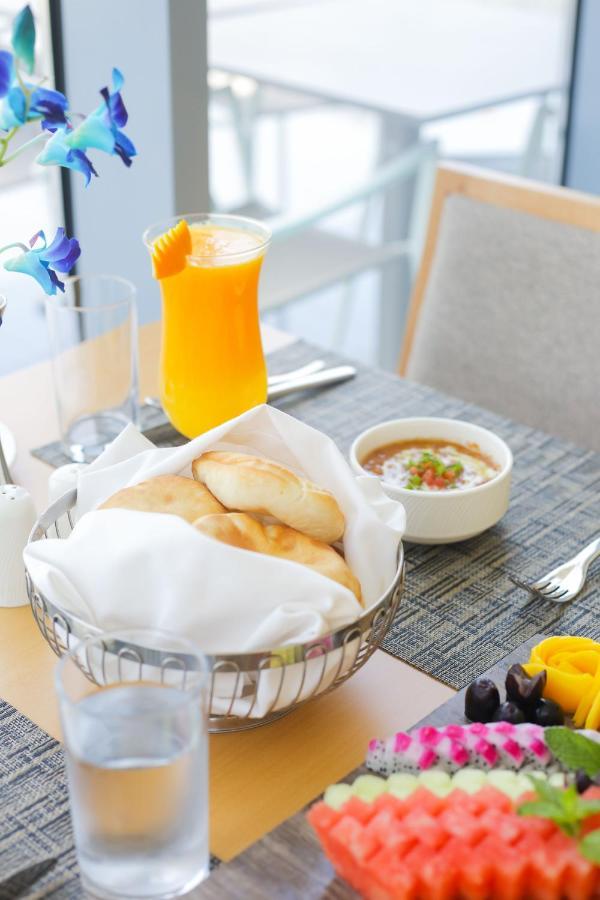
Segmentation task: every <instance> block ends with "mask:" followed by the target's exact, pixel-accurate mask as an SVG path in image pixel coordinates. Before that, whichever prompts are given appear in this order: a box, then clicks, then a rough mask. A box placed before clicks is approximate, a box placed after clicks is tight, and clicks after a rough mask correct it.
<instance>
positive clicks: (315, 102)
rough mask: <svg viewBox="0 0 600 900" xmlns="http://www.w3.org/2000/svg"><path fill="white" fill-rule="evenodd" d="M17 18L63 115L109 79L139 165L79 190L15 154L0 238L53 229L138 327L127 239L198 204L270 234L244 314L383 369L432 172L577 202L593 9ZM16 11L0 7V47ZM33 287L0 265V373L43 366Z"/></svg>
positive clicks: (372, 8)
mask: <svg viewBox="0 0 600 900" xmlns="http://www.w3.org/2000/svg"><path fill="white" fill-rule="evenodd" d="M592 4H595V7H592ZM31 5H32V7H33V9H34V12H35V14H36V16H37V17H38V23H39V40H40V52H41V53H42V59H43V67H44V72H45V73H46V74H47V75H48V76H49V78H50V81H52V80H54V82H55V83H56V86H57V87H59V88H61V89H66V91H67V94H68V96H69V98H70V100H71V105H72V107H74V108H75V109H77V108H78V106H77V104H81V108H82V110H84V111H87V110H89V109H91V108H92V106H93V105H94V104H95V103H96V96H97V94H96V92H97V90H98V89H99V88H100V87H101V86H102V85H103V84H106V83H108V81H109V79H110V69H111V67H112V66H113V65H117V66H119V67H120V68H121V69H122V70H123V72H124V73H125V76H126V83H125V88H124V98H125V101H126V103H127V106H128V108H129V111H130V125H129V127H128V134H130V136H131V137H132V139H133V140H134V142H135V143H136V145H137V147H138V150H139V152H140V156H139V158H138V159H136V160H135V161H134V167H133V169H132V177H131V178H129V177H128V175H127V173H124V172H121V171H116V163H115V164H113V165H110V163H111V162H114V161H109V162H108V164H107V163H106V161H104V160H103V161H102V163H103V170H102V171H100V169H99V171H100V177H101V178H102V180H103V181H106V184H104V185H103V190H102V191H99V192H96V193H95V192H94V185H93V184H92V185H91V186H90V188H89V189H87V190H84V189H83V188H82V186H81V184H80V183H79V181H78V180H77V178H78V176H76V175H75V176H73V177H71V178H69V176H68V175H64V176H62V177H61V175H60V173H58V172H56V171H54V172H53V171H50V170H48V171H47V172H44V171H43V170H41V169H40V167H37V168H36V167H35V166H33V165H32V158H31V157H27V156H24V157H22V158H21V159H19V160H18V161H17V162H16V163H14V164H11V165H10V166H8V167H6V168H3V169H1V170H0V204H1V206H0V209H1V215H0V242H1V243H7V242H8V241H10V240H15V239H22V240H23V239H28V238H29V237H30V235H31V234H33V233H34V232H35V231H37V230H38V229H39V228H40V227H44V228H46V229H47V230H48V231H49V232H52V231H53V229H54V228H55V227H56V226H57V225H59V224H64V223H66V224H67V226H68V227H69V228H70V229H71V230H72V231H74V233H75V234H76V236H77V237H78V238H79V239H80V240H81V243H82V247H83V248H84V250H85V253H84V263H82V265H84V266H85V267H86V268H85V271H100V270H104V271H109V272H111V273H114V274H122V275H125V276H126V277H129V278H132V280H134V281H135V282H136V284H137V286H138V290H139V303H140V311H141V318H142V321H149V320H151V319H153V318H156V317H157V316H158V315H159V306H158V293H157V290H156V285H155V284H154V283H153V282H152V279H151V278H150V274H149V273H150V265H149V260H148V259H147V258H146V256H145V253H146V251H145V250H144V248H143V246H142V244H141V231H142V230H143V228H144V227H145V226H147V225H149V224H152V222H153V221H157V220H160V219H162V218H164V217H166V216H169V215H173V214H175V213H177V212H192V211H197V210H198V209H199V207H200V206H210V207H211V208H212V209H213V210H218V211H227V212H240V213H243V214H249V215H253V216H257V217H259V218H261V219H266V220H268V221H269V222H270V223H271V226H272V228H273V234H274V240H273V245H272V247H271V250H270V252H269V256H268V258H267V261H266V263H265V269H264V278H263V282H262V288H261V305H262V307H263V317H264V319H266V320H267V321H271V322H273V323H274V324H276V325H279V326H280V327H282V328H285V329H287V330H290V331H292V332H294V333H295V334H297V335H299V336H302V337H305V338H307V339H308V340H311V341H313V342H314V343H317V344H320V345H323V346H326V347H333V348H335V349H337V350H339V351H341V352H343V353H346V354H348V355H349V356H353V357H355V358H358V359H360V360H363V361H365V362H368V363H373V364H378V365H381V366H383V367H386V368H394V366H395V363H396V358H397V353H398V348H399V346H400V341H401V337H402V329H403V323H404V316H405V311H406V307H407V303H408V298H409V295H410V289H411V284H412V281H413V278H414V275H415V272H416V270H417V268H418V264H419V258H420V253H421V249H422V243H423V237H424V233H425V228H426V224H427V216H428V210H429V203H430V199H431V188H432V183H433V177H434V171H435V166H436V164H437V162H438V161H439V160H444V159H452V160H459V161H464V162H466V163H471V164H474V165H478V166H484V167H486V168H491V169H495V170H499V171H502V172H506V173H510V174H515V175H524V176H527V177H529V178H534V179H537V180H541V181H545V182H551V183H556V184H559V183H561V182H562V183H564V182H566V183H569V184H573V185H576V186H579V187H584V188H586V189H588V190H594V189H595V183H594V179H595V178H596V177H597V176H595V174H594V173H593V172H592V175H590V167H593V166H595V163H593V160H591V159H590V158H586V156H585V154H584V153H582V152H581V151H580V150H579V147H580V146H583V145H584V132H585V131H586V129H588V130H589V128H591V127H594V128H595V129H596V131H597V128H598V126H597V124H594V123H595V121H596V108H595V107H596V103H595V90H592V85H593V84H594V83H595V84H597V83H598V81H597V78H596V76H598V77H600V73H598V72H595V73H594V72H592V71H591V70H590V66H591V67H592V68H593V66H594V65H597V64H596V63H594V61H593V59H592V57H591V56H590V54H589V53H588V51H587V50H586V45H587V40H588V37H589V38H590V40H591V39H592V37H593V34H594V29H596V28H597V27H598V30H597V31H596V34H598V35H600V20H598V21H594V18H596V19H597V18H598V16H597V12H598V7H599V6H600V4H598V3H597V0H591V2H590V0H588V5H589V7H590V9H586V8H585V7H586V3H585V2H584V0H580V2H579V3H578V2H576V0H451V2H450V0H369V3H368V4H365V3H364V2H363V0H208V5H205V3H204V0H143V2H142V0H127V3H123V2H122V0H120V2H119V3H117V2H116V0H62V2H61V0H56V2H54V0H50V2H48V0H33V2H32V4H31ZM21 6H22V2H21V0H0V47H2V46H7V45H8V41H9V35H10V24H11V20H12V17H13V16H14V14H15V13H16V12H17V11H18V10H19V9H20V8H21ZM594 8H595V10H596V12H594ZM586 17H587V18H586ZM591 42H592V43H593V40H592V41H591ZM590 60H591V61H590ZM580 70H581V73H580ZM584 70H585V71H584ZM574 72H575V73H579V74H578V75H577V84H576V86H577V88H578V91H577V92H575V91H574V87H573V84H572V79H573V73H574ZM594 79H596V80H594ZM588 97H589V98H590V99H589V100H588V99H587V98H588ZM567 126H569V127H567ZM582 129H583V131H582ZM569 142H571V145H570V144H569ZM585 146H586V147H587V148H588V149H587V151H586V152H587V154H588V157H589V153H590V144H589V141H588V142H587V144H585ZM567 157H568V158H567ZM599 158H600V156H598V157H596V159H599ZM104 170H106V171H104ZM32 284H33V282H31V279H27V278H22V277H21V276H17V275H10V274H9V273H5V272H3V271H1V270H0V292H3V293H6V294H7V296H8V299H9V306H10V315H7V316H6V321H5V324H4V326H3V331H4V330H5V329H6V331H5V334H4V335H3V336H4V337H5V339H4V340H3V341H2V342H1V345H0V346H1V349H0V354H1V355H0V374H2V373H5V372H8V371H11V370H13V369H15V368H18V367H20V366H25V365H30V364H32V363H34V362H36V361H38V360H40V359H43V358H45V357H46V356H48V355H49V353H48V347H47V338H46V328H45V322H44V315H43V302H42V298H41V296H40V295H39V294H37V293H36V291H35V287H32ZM9 335H11V336H12V337H9Z"/></svg>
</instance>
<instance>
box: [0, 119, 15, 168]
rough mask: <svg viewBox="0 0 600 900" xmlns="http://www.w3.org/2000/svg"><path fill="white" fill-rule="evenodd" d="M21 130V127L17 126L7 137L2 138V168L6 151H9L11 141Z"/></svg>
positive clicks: (0, 157)
mask: <svg viewBox="0 0 600 900" xmlns="http://www.w3.org/2000/svg"><path fill="white" fill-rule="evenodd" d="M18 130H19V126H18V125H15V127H14V128H11V129H10V131H9V132H8V133H7V135H6V137H3V138H0V166H3V165H4V157H5V155H6V151H7V149H8V145H9V143H10V141H11V140H12V139H13V138H14V136H15V134H16V133H17V131H18Z"/></svg>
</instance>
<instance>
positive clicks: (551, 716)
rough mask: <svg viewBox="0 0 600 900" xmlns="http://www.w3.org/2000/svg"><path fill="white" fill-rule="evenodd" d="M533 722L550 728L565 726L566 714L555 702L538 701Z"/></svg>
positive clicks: (534, 709)
mask: <svg viewBox="0 0 600 900" xmlns="http://www.w3.org/2000/svg"><path fill="white" fill-rule="evenodd" d="M532 719H533V721H534V722H535V723H536V725H541V726H542V727H543V728H548V727H549V726H550V725H564V723H565V714H564V712H563V711H562V709H561V708H560V706H559V705H558V703H555V702H554V700H544V699H542V700H538V702H537V703H536V704H535V706H534V708H533V716H532Z"/></svg>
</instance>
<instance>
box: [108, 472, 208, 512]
mask: <svg viewBox="0 0 600 900" xmlns="http://www.w3.org/2000/svg"><path fill="white" fill-rule="evenodd" d="M98 508H99V509H135V510H139V511H140V512H158V513H170V514H171V515H172V516H180V517H181V518H182V519H185V520H186V522H190V523H192V522H194V521H195V520H196V519H197V518H199V516H205V515H208V514H209V513H220V512H224V508H223V507H222V506H221V504H220V503H219V501H218V500H216V499H215V498H214V497H213V495H212V494H211V493H210V491H209V490H207V488H205V487H204V485H202V484H199V483H198V482H197V481H194V479H193V478H184V477H182V476H181V475H157V476H156V477H155V478H149V479H148V480H147V481H141V482H140V483H139V484H135V485H133V487H126V488H123V489H122V490H120V491H117V493H116V494H113V495H112V497H109V498H108V500H105V501H104V503H103V504H102V505H101V506H99V507H98Z"/></svg>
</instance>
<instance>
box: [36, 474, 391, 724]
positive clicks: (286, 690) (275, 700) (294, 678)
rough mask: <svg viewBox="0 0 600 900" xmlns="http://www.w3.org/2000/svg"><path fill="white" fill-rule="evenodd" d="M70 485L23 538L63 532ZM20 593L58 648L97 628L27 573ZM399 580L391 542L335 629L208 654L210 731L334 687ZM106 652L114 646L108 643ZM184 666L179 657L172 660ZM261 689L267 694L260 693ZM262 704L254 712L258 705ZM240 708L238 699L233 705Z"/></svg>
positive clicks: (377, 635) (379, 630) (356, 664)
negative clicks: (379, 584) (372, 592)
mask: <svg viewBox="0 0 600 900" xmlns="http://www.w3.org/2000/svg"><path fill="white" fill-rule="evenodd" d="M76 500H77V491H76V490H73V491H69V492H68V493H67V494H64V495H63V496H62V497H61V498H60V499H59V500H57V501H56V502H55V503H53V504H52V506H50V507H49V508H48V509H47V510H46V512H44V513H43V514H42V515H41V516H40V517H39V519H38V520H37V522H36V524H35V525H34V528H33V531H32V532H31V535H30V537H29V541H30V542H32V541H40V540H44V539H45V538H47V537H50V536H51V537H58V538H66V537H68V536H69V534H70V533H71V531H72V529H73V519H72V516H71V510H72V509H73V507H74V506H75V503H76ZM26 581H27V593H28V595H29V602H30V604H31V609H32V612H33V616H34V618H35V620H36V622H37V624H38V626H39V629H40V631H41V632H42V635H43V636H44V638H45V639H46V641H47V642H48V644H49V645H50V647H51V648H52V650H53V651H54V652H55V653H56V654H57V656H62V655H63V654H64V653H67V652H69V651H70V650H72V649H73V647H74V646H76V644H77V643H78V642H79V641H81V640H83V639H85V638H88V637H93V636H95V635H98V634H100V633H101V631H100V629H99V628H97V627H96V626H95V625H90V624H88V623H87V622H84V621H83V620H82V619H80V618H78V617H77V616H74V615H72V614H70V613H67V612H65V611H63V610H61V609H59V608H58V607H57V606H56V605H55V604H53V603H51V602H50V601H49V600H48V599H47V598H46V597H44V596H43V595H42V593H41V592H40V591H39V590H38V588H37V587H36V585H35V584H34V583H33V580H32V578H31V576H30V574H29V572H27V573H26ZM403 583H404V554H403V549H402V544H401V543H400V544H399V548H398V565H397V569H396V573H395V575H394V578H393V580H392V583H391V584H390V585H389V587H388V589H387V590H386V591H385V593H384V594H383V595H382V596H381V597H380V599H379V600H378V601H377V602H376V603H374V604H373V605H372V606H371V607H370V608H369V609H367V610H365V611H364V612H363V614H362V615H361V616H360V618H359V619H357V620H356V621H355V622H353V623H352V624H350V625H346V626H344V627H342V628H338V629H337V630H336V631H332V632H329V634H326V635H324V636H322V637H320V638H318V639H316V640H313V641H309V642H307V643H304V644H291V645H286V646H284V647H281V648H279V649H273V650H270V651H266V652H262V653H222V654H217V655H208V656H207V659H208V663H209V667H210V672H211V679H210V687H209V697H210V707H209V709H210V713H209V731H211V732H220V731H241V730H244V729H247V728H255V727H257V726H258V725H265V724H266V723H267V722H272V721H274V720H275V719H278V718H280V717H281V716H284V715H286V714H287V713H289V712H291V711H292V710H293V709H296V707H298V706H300V705H301V704H303V703H306V702H307V701H308V700H311V699H313V698H314V697H316V696H318V695H320V694H324V693H327V692H329V691H332V690H334V689H335V688H336V687H338V685H340V684H342V682H344V681H346V680H347V679H348V678H350V677H351V676H352V675H353V674H354V673H355V672H357V671H358V669H360V668H361V666H363V665H364V664H365V662H366V661H367V660H368V658H369V657H370V656H371V654H372V653H373V651H374V650H375V649H376V648H377V647H378V646H379V644H380V643H381V641H382V639H383V637H384V635H385V634H386V632H387V631H388V629H389V627H390V625H391V623H392V621H393V618H394V615H395V612H396V610H397V608H398V605H399V603H400V597H401V593H402V587H403ZM110 649H111V652H115V648H114V647H111V648H110ZM117 652H118V653H119V654H122V655H123V657H124V658H127V659H128V660H134V661H136V662H139V664H140V666H142V665H143V664H152V665H153V666H157V665H158V667H159V668H160V669H161V671H162V669H163V667H166V666H172V664H173V657H174V656H176V654H173V653H171V652H169V651H165V653H164V658H163V659H160V658H159V659H158V660H157V658H156V651H155V650H152V651H148V650H147V649H146V648H144V647H139V646H129V645H123V646H121V647H119V648H117ZM179 663H180V665H181V667H182V668H183V669H185V659H184V658H182V659H181V660H179ZM265 692H266V693H265ZM265 696H267V697H268V704H267V707H266V709H265V708H262V711H261V713H260V714H259V715H257V714H256V712H257V709H258V707H259V705H260V706H261V707H264V706H265V703H264V699H265ZM236 698H237V699H238V700H239V699H240V698H242V699H243V700H244V705H245V713H244V715H239V714H237V713H236V714H234V713H233V712H232V708H233V704H234V700H235V699H236ZM236 705H237V706H238V707H239V703H238V704H236Z"/></svg>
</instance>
